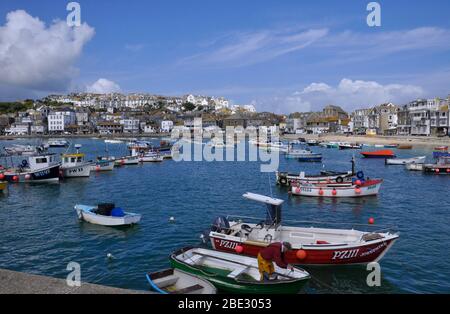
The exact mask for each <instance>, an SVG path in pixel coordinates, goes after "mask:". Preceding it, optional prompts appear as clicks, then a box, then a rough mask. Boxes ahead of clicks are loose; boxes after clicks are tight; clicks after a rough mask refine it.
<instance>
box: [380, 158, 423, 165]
mask: <svg viewBox="0 0 450 314" xmlns="http://www.w3.org/2000/svg"><path fill="white" fill-rule="evenodd" d="M425 159H426V156H421V157H415V158H406V159H386V164H387V165H407V164H423V163H424V162H425Z"/></svg>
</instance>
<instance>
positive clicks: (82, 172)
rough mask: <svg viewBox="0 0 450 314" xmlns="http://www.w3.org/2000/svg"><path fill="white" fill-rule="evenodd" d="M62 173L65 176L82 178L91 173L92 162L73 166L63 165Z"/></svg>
mask: <svg viewBox="0 0 450 314" xmlns="http://www.w3.org/2000/svg"><path fill="white" fill-rule="evenodd" d="M61 174H62V176H63V177H64V178H82V177H89V176H90V175H91V164H90V163H89V164H84V165H79V166H73V167H64V166H62V167H61Z"/></svg>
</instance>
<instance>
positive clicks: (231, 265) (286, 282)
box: [170, 247, 310, 294]
mask: <svg viewBox="0 0 450 314" xmlns="http://www.w3.org/2000/svg"><path fill="white" fill-rule="evenodd" d="M170 262H171V264H172V267H174V268H176V269H179V270H182V271H185V272H187V273H189V274H192V275H195V276H199V277H201V278H203V279H206V280H208V281H209V282H211V283H212V284H213V285H214V286H215V287H216V288H217V289H219V290H223V291H224V292H229V293H239V294H241V293H264V294H274V293H283V294H287V293H298V292H299V291H300V290H301V289H302V288H303V286H304V284H305V283H306V282H307V280H308V279H309V278H310V276H309V274H308V272H306V271H304V270H302V269H300V268H295V267H294V268H293V270H290V269H283V268H280V267H278V266H277V265H274V266H275V274H276V275H277V277H276V278H275V279H273V280H269V281H261V280H260V276H261V275H260V273H259V270H258V260H257V259H256V258H254V257H249V256H243V255H237V254H231V253H226V252H220V251H213V250H209V249H202V248H191V247H187V248H184V249H181V250H178V251H176V252H174V253H173V254H172V255H171V256H170Z"/></svg>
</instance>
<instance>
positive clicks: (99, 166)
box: [91, 161, 114, 172]
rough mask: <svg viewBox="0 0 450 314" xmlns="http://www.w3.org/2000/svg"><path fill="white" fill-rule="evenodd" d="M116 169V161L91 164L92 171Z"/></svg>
mask: <svg viewBox="0 0 450 314" xmlns="http://www.w3.org/2000/svg"><path fill="white" fill-rule="evenodd" d="M113 170H114V161H110V162H103V163H96V164H93V165H91V171H95V172H99V171H113Z"/></svg>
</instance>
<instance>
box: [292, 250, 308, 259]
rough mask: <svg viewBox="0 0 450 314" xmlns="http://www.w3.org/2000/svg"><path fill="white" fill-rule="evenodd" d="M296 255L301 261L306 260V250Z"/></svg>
mask: <svg viewBox="0 0 450 314" xmlns="http://www.w3.org/2000/svg"><path fill="white" fill-rule="evenodd" d="M295 255H296V256H297V258H298V259H299V260H304V259H305V258H306V255H307V254H306V251H305V250H298V251H297V253H295Z"/></svg>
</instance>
